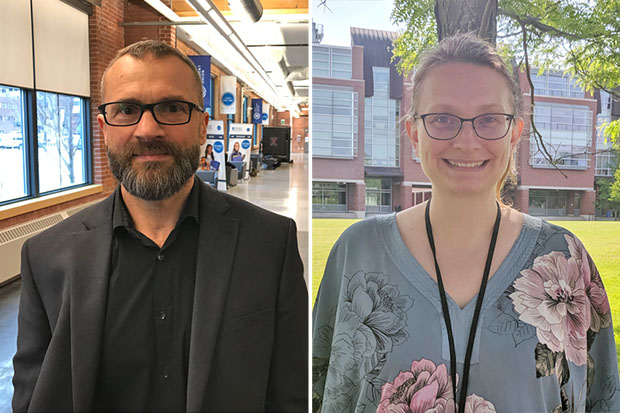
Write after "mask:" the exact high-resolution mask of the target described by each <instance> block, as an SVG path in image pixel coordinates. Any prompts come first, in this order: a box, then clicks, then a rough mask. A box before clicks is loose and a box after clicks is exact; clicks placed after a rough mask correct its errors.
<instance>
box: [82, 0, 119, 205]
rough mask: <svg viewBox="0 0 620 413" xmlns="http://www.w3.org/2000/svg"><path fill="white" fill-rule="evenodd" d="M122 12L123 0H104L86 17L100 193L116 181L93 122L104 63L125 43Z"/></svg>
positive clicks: (95, 177)
mask: <svg viewBox="0 0 620 413" xmlns="http://www.w3.org/2000/svg"><path fill="white" fill-rule="evenodd" d="M124 14H125V1H124V0H106V1H104V2H102V3H101V6H96V7H93V14H92V15H91V16H90V17H89V19H88V22H89V34H90V41H89V42H90V43H89V44H90V90H91V101H90V107H91V124H92V147H93V182H94V183H96V184H102V185H103V193H104V194H108V193H110V192H112V190H113V189H114V188H115V187H116V180H115V179H114V177H113V176H112V174H111V172H110V169H109V168H108V157H107V154H106V149H105V144H104V141H103V135H102V134H101V131H100V130H99V125H98V124H97V115H98V114H99V111H98V110H97V106H99V105H100V104H101V103H103V97H102V95H101V87H100V84H101V83H100V82H101V77H102V76H103V71H104V70H105V68H106V67H107V65H108V63H109V62H110V61H111V60H112V58H113V57H114V56H115V55H116V52H117V51H118V50H119V49H122V48H123V47H124V46H125V31H124V29H123V27H122V26H119V23H121V22H123V16H124Z"/></svg>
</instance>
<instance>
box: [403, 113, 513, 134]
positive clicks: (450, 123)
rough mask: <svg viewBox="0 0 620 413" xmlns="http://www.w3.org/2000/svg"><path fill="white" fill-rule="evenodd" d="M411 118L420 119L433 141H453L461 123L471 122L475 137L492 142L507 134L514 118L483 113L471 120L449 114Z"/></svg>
mask: <svg viewBox="0 0 620 413" xmlns="http://www.w3.org/2000/svg"><path fill="white" fill-rule="evenodd" d="M413 118H414V119H422V123H423V124H424V129H425V130H426V134H427V135H428V136H429V137H431V138H433V139H437V140H442V141H445V140H449V139H453V138H455V137H456V135H458V134H459V132H460V131H461V129H462V128H463V122H471V124H472V126H473V128H474V132H476V135H478V136H479V137H480V138H482V139H486V140H489V141H493V140H497V139H502V138H503V137H504V136H506V135H507V134H508V131H509V130H510V125H511V123H512V121H513V120H514V118H515V116H514V115H510V114H508V113H484V114H482V115H478V116H476V117H473V118H461V117H460V116H456V115H451V114H449V113H426V114H424V115H414V116H413Z"/></svg>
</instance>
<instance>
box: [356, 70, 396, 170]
mask: <svg viewBox="0 0 620 413" xmlns="http://www.w3.org/2000/svg"><path fill="white" fill-rule="evenodd" d="M389 76H390V69H389V68H387V67H373V80H374V84H375V95H374V96H372V97H368V98H366V99H365V106H364V152H365V160H364V163H365V165H368V166H391V167H398V166H399V165H400V131H399V121H400V120H399V118H400V100H399V99H390V98H389V97H388V96H389V90H390V83H389Z"/></svg>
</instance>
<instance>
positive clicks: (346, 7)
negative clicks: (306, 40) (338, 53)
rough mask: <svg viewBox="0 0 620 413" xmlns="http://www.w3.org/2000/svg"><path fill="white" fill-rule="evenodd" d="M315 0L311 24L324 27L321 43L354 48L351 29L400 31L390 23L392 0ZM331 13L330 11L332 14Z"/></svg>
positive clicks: (313, 0) (313, 1)
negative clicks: (352, 46) (323, 3)
mask: <svg viewBox="0 0 620 413" xmlns="http://www.w3.org/2000/svg"><path fill="white" fill-rule="evenodd" d="M322 2H323V0H312V10H311V13H312V21H314V22H315V23H319V24H322V25H323V33H324V36H323V40H322V41H321V43H322V44H326V45H333V46H351V34H350V30H349V29H350V28H351V26H353V27H363V28H367V29H377V30H390V31H398V27H396V26H394V25H393V24H392V22H391V21H390V14H391V13H392V7H393V0H325V4H326V5H327V7H328V8H329V10H328V9H327V8H325V7H324V6H322V5H321V3H322ZM330 10H331V11H330Z"/></svg>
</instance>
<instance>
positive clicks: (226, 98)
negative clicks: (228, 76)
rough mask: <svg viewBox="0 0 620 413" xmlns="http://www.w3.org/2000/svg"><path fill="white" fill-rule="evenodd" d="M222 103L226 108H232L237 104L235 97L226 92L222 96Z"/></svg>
mask: <svg viewBox="0 0 620 413" xmlns="http://www.w3.org/2000/svg"><path fill="white" fill-rule="evenodd" d="M222 103H223V104H224V105H226V106H230V105H232V104H233V103H235V97H234V96H233V94H232V93H230V92H226V93H224V94H223V95H222Z"/></svg>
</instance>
